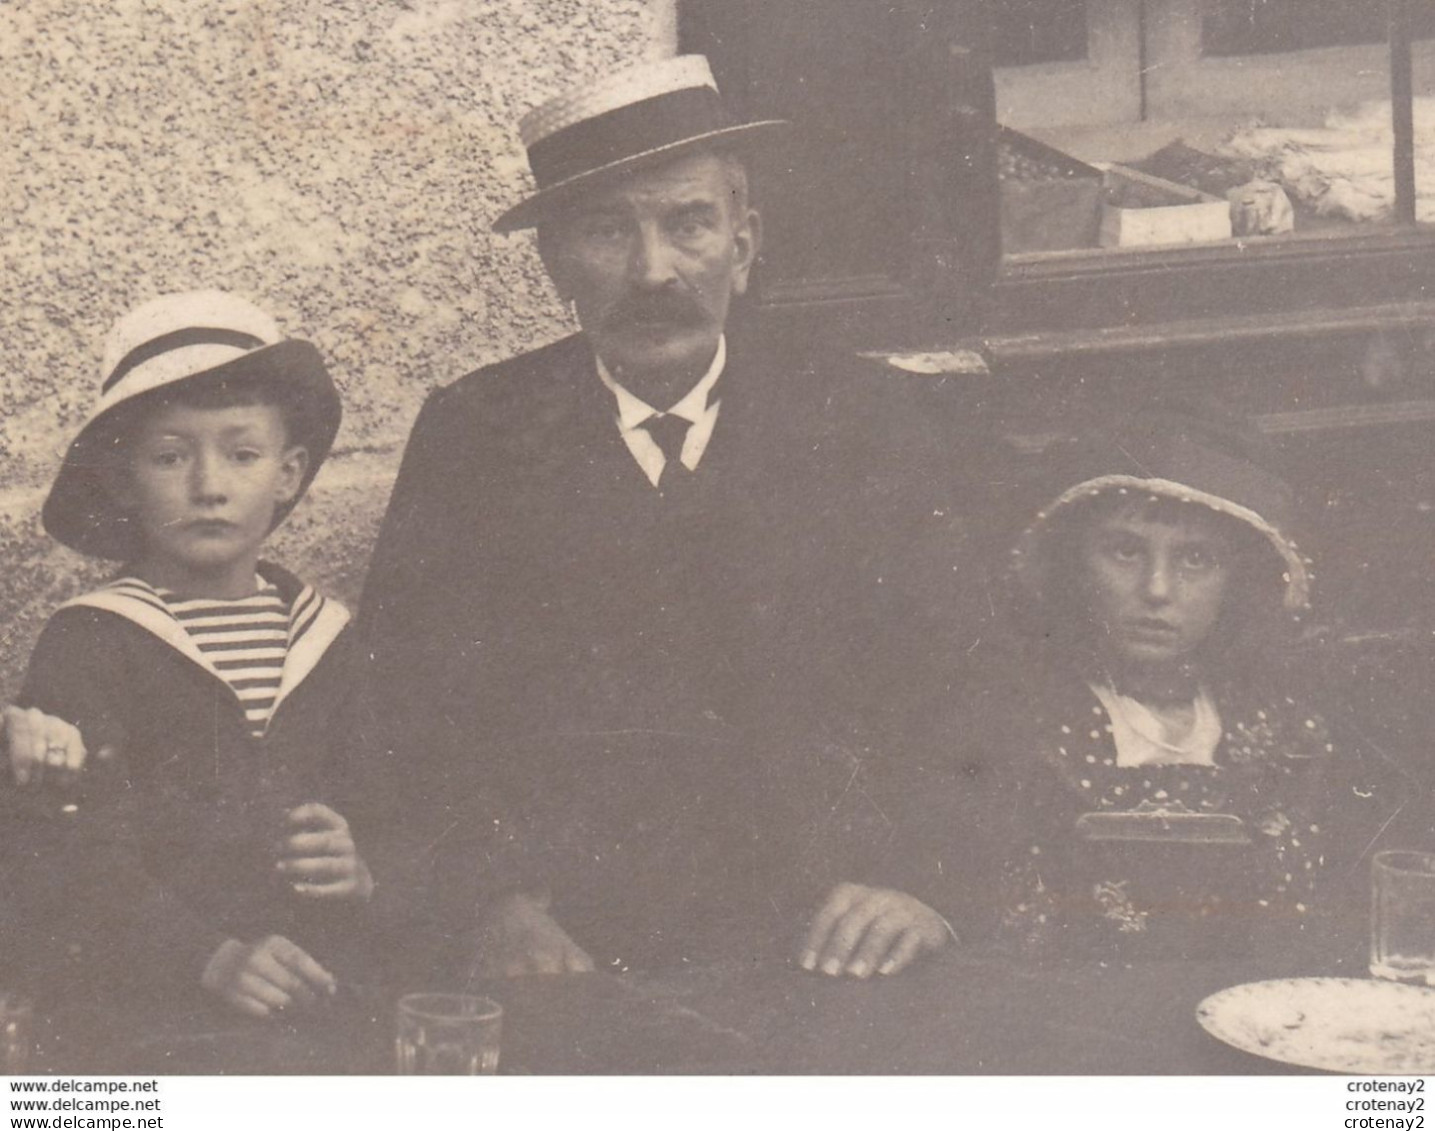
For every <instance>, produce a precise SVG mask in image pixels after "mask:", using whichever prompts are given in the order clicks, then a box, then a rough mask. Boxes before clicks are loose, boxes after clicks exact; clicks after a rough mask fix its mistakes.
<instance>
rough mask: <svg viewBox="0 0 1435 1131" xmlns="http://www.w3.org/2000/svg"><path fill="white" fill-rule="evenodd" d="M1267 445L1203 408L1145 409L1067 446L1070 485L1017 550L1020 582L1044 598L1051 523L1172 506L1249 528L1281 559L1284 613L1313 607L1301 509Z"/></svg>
mask: <svg viewBox="0 0 1435 1131" xmlns="http://www.w3.org/2000/svg"><path fill="white" fill-rule="evenodd" d="M1264 449H1265V442H1264V439H1263V437H1261V436H1260V434H1259V433H1258V432H1257V431H1256V430H1255V428H1254V427H1253V426H1252V425H1251V424H1250V423H1249V422H1248V421H1246V420H1245V419H1244V418H1241V417H1237V416H1235V415H1234V414H1232V413H1230V412H1229V411H1227V410H1222V409H1219V408H1216V407H1214V406H1212V405H1209V404H1202V405H1200V408H1199V410H1198V411H1193V410H1191V409H1188V408H1185V407H1182V408H1166V409H1163V408H1148V409H1145V410H1143V411H1141V412H1138V413H1135V414H1133V415H1131V416H1130V417H1128V418H1127V419H1125V420H1124V421H1122V422H1120V423H1119V424H1116V425H1115V426H1112V427H1108V428H1103V429H1098V430H1096V431H1095V432H1093V434H1091V435H1089V436H1087V437H1084V438H1083V439H1081V440H1078V441H1077V442H1076V443H1075V444H1072V445H1069V447H1068V450H1067V451H1065V452H1064V453H1063V455H1064V456H1065V458H1064V459H1059V461H1058V462H1061V463H1062V464H1063V466H1064V468H1065V471H1064V474H1063V477H1062V479H1061V482H1063V483H1069V484H1072V485H1071V486H1069V487H1067V488H1065V489H1064V490H1062V491H1061V492H1060V494H1058V495H1057V496H1056V497H1055V498H1053V499H1052V501H1051V502H1049V503H1048V504H1047V505H1046V506H1045V507H1043V508H1042V509H1041V510H1040V511H1039V512H1037V516H1036V518H1035V520H1034V521H1033V522H1032V524H1031V525H1030V526H1029V527H1028V528H1027V529H1026V531H1025V532H1023V534H1022V535H1021V537H1020V538H1019V539H1018V540H1017V544H1016V546H1015V548H1014V549H1013V550H1012V568H1013V570H1014V572H1015V574H1016V577H1017V580H1018V581H1019V582H1021V583H1022V584H1023V585H1024V586H1025V587H1026V589H1027V590H1028V591H1029V592H1030V593H1032V594H1033V595H1035V596H1036V597H1037V598H1038V599H1040V598H1041V596H1042V591H1043V587H1044V584H1045V581H1046V575H1047V571H1048V568H1049V565H1048V562H1047V560H1046V559H1047V545H1046V544H1047V542H1048V541H1049V539H1050V534H1051V531H1052V529H1053V525H1054V524H1059V523H1061V522H1063V521H1064V520H1065V519H1066V518H1067V517H1068V516H1070V515H1071V514H1073V513H1075V512H1076V510H1077V509H1078V508H1079V507H1080V506H1081V505H1082V504H1083V503H1086V502H1089V501H1090V500H1092V499H1095V498H1097V497H1100V496H1102V495H1106V494H1111V493H1115V494H1119V495H1129V496H1131V497H1132V498H1133V499H1140V498H1148V499H1161V498H1167V499H1175V500H1177V501H1179V502H1183V503H1189V504H1191V505H1192V506H1200V507H1205V508H1206V509H1208V510H1212V511H1215V512H1216V513H1217V514H1223V515H1226V516H1227V517H1229V518H1233V519H1236V520H1237V521H1239V522H1242V523H1244V524H1245V525H1246V526H1248V527H1250V528H1251V529H1252V530H1254V531H1255V532H1256V533H1258V534H1259V535H1260V536H1261V538H1262V539H1263V540H1264V541H1265V543H1266V544H1267V545H1269V546H1270V548H1271V549H1272V550H1273V551H1274V552H1275V553H1276V554H1277V555H1278V556H1279V558H1280V563H1281V579H1282V582H1283V583H1284V591H1283V594H1282V602H1281V603H1282V605H1283V606H1284V607H1285V608H1286V610H1287V611H1289V612H1292V613H1297V612H1299V611H1301V610H1302V609H1305V608H1306V607H1308V605H1309V604H1310V586H1311V565H1310V562H1309V561H1308V560H1307V559H1306V557H1305V556H1304V555H1303V554H1302V553H1301V552H1300V549H1299V548H1298V547H1297V546H1296V543H1295V540H1294V539H1293V538H1292V537H1291V534H1290V527H1291V523H1292V521H1293V516H1294V511H1295V504H1294V497H1293V493H1292V491H1291V489H1290V486H1289V484H1287V483H1286V481H1285V480H1284V479H1282V478H1281V477H1280V476H1278V475H1276V474H1275V473H1274V472H1272V471H1270V470H1269V469H1268V468H1267V466H1266V462H1267V460H1266V456H1265V450H1264Z"/></svg>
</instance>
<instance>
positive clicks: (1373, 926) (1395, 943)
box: [1370, 850, 1435, 986]
mask: <svg viewBox="0 0 1435 1131" xmlns="http://www.w3.org/2000/svg"><path fill="white" fill-rule="evenodd" d="M1371 888H1372V897H1373V898H1372V902H1371V914H1370V972H1371V973H1372V974H1373V975H1375V977H1377V978H1388V979H1391V980H1393V981H1397V982H1414V983H1416V984H1418V985H1424V986H1435V854H1432V853H1429V852H1408V851H1403V850H1391V851H1387V852H1378V853H1376V854H1375V862H1374V864H1373V865H1372V873H1371Z"/></svg>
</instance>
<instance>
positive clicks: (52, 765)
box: [0, 707, 111, 786]
mask: <svg viewBox="0 0 1435 1131" xmlns="http://www.w3.org/2000/svg"><path fill="white" fill-rule="evenodd" d="M0 725H3V728H4V747H5V751H6V753H7V755H8V756H9V760H10V772H11V774H12V775H13V776H14V778H15V782H16V784H17V785H22V786H23V785H37V786H38V785H43V784H44V783H45V782H49V783H51V784H52V785H68V784H69V783H71V782H72V781H74V780H75V778H76V777H77V776H78V775H79V773H80V770H82V769H83V768H84V765H85V757H86V751H85V743H84V739H82V738H81V737H80V732H79V730H78V729H76V728H75V727H73V726H71V725H70V724H69V723H67V722H65V721H64V720H63V719H57V718H55V716H53V715H47V714H45V713H44V712H43V711H39V710H36V709H35V708H34V707H4V708H0ZM110 753H111V751H110V748H109V747H102V748H101V750H100V751H99V753H98V754H97V757H99V758H102V759H103V758H106V757H108V756H109V755H110Z"/></svg>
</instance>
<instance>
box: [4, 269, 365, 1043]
mask: <svg viewBox="0 0 1435 1131" xmlns="http://www.w3.org/2000/svg"><path fill="white" fill-rule="evenodd" d="M339 417H340V405H339V398H338V395H337V393H336V391H335V389H334V386H333V383H332V381H331V380H330V378H329V374H328V373H327V371H326V370H325V367H324V364H323V361H322V359H321V358H320V356H319V354H318V351H317V350H315V349H314V347H313V346H311V345H309V344H308V343H306V342H300V341H294V340H285V339H284V338H283V337H282V335H281V334H280V332H279V329H278V327H277V326H276V325H275V323H274V321H273V320H272V319H271V318H269V317H268V316H267V315H265V314H264V313H263V312H262V311H260V310H259V309H257V308H256V307H254V306H253V305H251V304H250V303H248V302H246V301H244V300H243V299H239V298H236V297H234V296H232V295H227V294H223V293H219V292H196V293H189V294H180V295H169V296H165V297H163V298H159V299H155V300H154V301H152V302H149V303H146V304H145V305H143V306H141V307H139V308H138V309H136V310H134V311H133V312H131V313H130V314H129V315H127V316H126V317H125V318H123V319H121V320H120V322H119V323H118V324H117V325H116V326H115V328H114V330H113V331H112V332H111V335H110V337H109V340H108V343H107V346H106V349H105V358H104V365H103V382H102V385H101V392H100V399H99V404H98V406H97V408H96V410H95V412H94V413H93V415H92V416H91V417H90V419H89V421H88V422H87V423H86V424H85V426H84V427H83V429H82V430H81V432H80V434H79V436H78V437H77V438H76V439H75V441H74V442H73V443H72V444H71V446H70V449H69V452H68V454H67V456H66V458H65V461H64V464H63V466H62V468H61V470H60V473H59V476H58V478H57V479H56V481H55V484H54V487H53V489H52V490H51V492H50V496H49V498H48V499H47V501H46V503H45V507H44V522H45V527H46V529H47V530H48V531H49V533H50V534H51V535H53V536H54V537H55V538H56V539H58V540H59V541H61V542H63V543H64V544H66V545H67V546H70V547H72V548H73V549H76V550H79V551H80V552H81V553H84V554H88V555H90V556H93V557H98V558H106V559H111V560H115V561H119V562H122V563H124V568H122V569H121V571H120V572H119V574H118V576H117V577H116V579H115V580H113V581H111V582H110V583H109V584H107V585H105V586H103V587H102V588H100V589H98V590H96V591H94V592H92V593H87V594H85V595H83V596H81V597H77V598H75V599H74V600H72V601H69V602H67V603H66V604H65V605H63V606H61V608H60V609H59V610H58V611H57V612H56V613H55V615H54V616H53V617H52V618H51V619H50V621H49V623H48V624H47V625H46V626H45V630H44V632H43V634H42V635H41V638H40V641H39V643H38V644H37V645H36V648H35V652H34V654H33V656H32V657H31V661H30V668H29V673H28V676H27V679H26V683H25V687H24V691H23V693H22V697H21V700H20V702H21V705H22V706H23V707H27V708H36V709H38V710H39V711H42V712H45V713H46V714H49V715H54V716H58V717H59V718H61V719H65V720H69V721H70V722H73V723H74V724H75V725H76V726H78V728H79V730H80V732H81V734H82V735H83V739H84V743H85V746H86V748H87V749H88V750H91V751H97V752H103V755H108V756H92V757H91V759H90V762H89V764H88V765H87V766H86V767H85V769H84V771H83V773H81V774H80V775H79V777H80V789H79V791H78V792H57V791H55V790H50V789H44V788H42V789H34V788H30V789H19V790H15V791H13V792H12V793H11V794H9V795H8V796H7V797H6V798H5V799H4V803H5V805H6V806H7V807H8V808H9V809H10V810H11V811H12V812H11V815H10V819H9V820H8V821H7V824H8V826H9V831H8V832H7V834H6V838H7V839H8V840H10V842H11V843H10V846H9V849H8V851H7V857H8V860H9V867H8V869H7V871H8V873H9V877H8V881H7V883H6V886H7V887H8V888H9V889H10V895H11V897H12V898H13V899H14V901H15V902H16V904H17V905H18V916H17V918H19V919H20V921H22V922H23V923H24V929H25V931H26V932H28V936H29V937H28V938H22V939H21V944H20V947H19V951H20V953H19V958H20V961H21V962H22V964H24V965H26V966H28V967H29V968H30V969H29V975H30V977H32V978H38V979H40V980H41V981H42V982H44V983H48V984H52V985H54V986H56V987H59V988H60V989H61V990H62V992H65V993H73V992H75V991H76V990H77V988H78V987H82V986H83V987H85V989H84V992H85V993H86V994H91V995H93V994H95V993H106V994H111V993H119V994H121V995H123V996H127V997H130V998H134V997H136V996H138V997H139V998H140V999H141V1000H147V1001H154V1000H157V999H159V998H161V997H163V999H164V1000H165V1004H166V1007H173V1006H174V1005H181V1006H182V1005H183V1004H184V1002H185V998H186V996H187V995H188V994H189V993H190V992H191V991H195V990H197V989H198V988H201V987H202V989H203V990H205V991H208V993H209V994H211V995H214V996H215V997H217V998H219V999H221V1000H223V1001H224V1002H227V1003H228V1004H229V1005H231V1006H233V1007H234V1008H236V1009H238V1010H240V1011H242V1012H244V1013H248V1014H251V1015H254V1016H259V1017H264V1016H269V1015H270V1014H273V1013H275V1012H278V1011H283V1010H295V1009H301V1008H304V1007H307V1006H311V1005H313V1004H314V1003H315V1002H317V1001H319V1000H321V999H322V998H324V997H325V996H327V995H328V994H331V993H332V992H333V991H334V990H335V987H336V985H337V982H336V972H339V971H342V970H343V969H344V964H345V962H346V961H348V959H346V957H345V955H346V954H348V952H349V951H351V950H352V949H353V947H352V937H351V936H353V935H355V934H357V933H359V932H358V930H357V928H358V927H360V926H361V923H362V908H363V905H364V904H365V903H366V902H367V901H368V899H369V897H370V895H371V894H372V890H373V881H372V879H371V878H370V875H369V871H368V868H367V867H366V865H365V863H364V861H363V859H362V858H361V857H360V855H359V853H358V851H357V849H356V847H355V844H354V840H353V837H352V835H351V833H350V830H349V827H348V824H347V822H346V821H345V819H344V818H343V817H342V816H341V815H340V814H339V812H337V811H336V809H335V808H333V807H332V806H331V805H330V804H329V803H328V802H330V801H332V800H333V797H332V790H333V783H334V782H336V781H337V780H338V770H339V767H338V765H337V763H336V752H335V743H334V738H333V736H334V735H336V734H337V733H340V731H341V728H340V727H339V726H338V725H337V724H338V722H339V721H340V715H341V711H342V710H343V700H344V696H345V693H346V691H347V687H348V683H349V679H348V675H349V672H348V668H349V664H348V662H347V661H346V659H345V654H346V653H347V651H348V644H347V639H348V634H347V633H346V631H345V627H346V625H347V623H348V620H349V616H348V613H347V612H346V611H345V610H344V609H343V608H342V607H341V606H340V605H339V604H337V603H336V602H334V601H330V600H326V599H325V598H324V597H321V596H320V595H319V594H317V593H316V592H315V591H314V590H313V589H311V588H310V587H308V586H307V585H304V584H303V583H301V582H300V581H298V580H297V579H296V578H294V577H293V576H291V575H290V574H288V573H286V572H285V571H284V570H282V569H279V568H277V567H275V566H272V565H269V564H267V563H264V562H261V561H260V560H259V554H260V550H261V547H262V546H263V543H264V541H265V539H266V538H267V537H268V535H269V533H270V532H271V531H272V530H273V529H274V528H275V527H276V526H277V525H278V524H279V523H280V522H281V521H283V519H284V518H285V517H286V516H287V515H288V514H289V512H290V511H291V510H292V509H293V507H294V505H295V504H296V503H297V502H298V501H299V499H300V497H301V496H302V495H303V493H304V491H305V489H306V488H307V487H308V486H309V483H310V482H311V481H312V479H313V477H314V474H315V472H316V471H317V470H318V468H319V466H320V465H321V464H322V463H323V461H324V458H325V456H326V455H327V454H328V451H329V448H330V446H331V444H332V443H333V439H334V435H335V433H336V431H337V429H338V425H339ZM346 936H347V937H346ZM346 944H349V945H346ZM15 957H16V956H15V955H13V954H12V956H11V958H12V961H13V960H14V959H15ZM348 957H349V958H353V957H354V956H353V955H352V954H349V956H348ZM31 984H33V982H32V983H31ZM195 996H196V997H197V996H198V995H195Z"/></svg>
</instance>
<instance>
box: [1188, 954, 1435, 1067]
mask: <svg viewBox="0 0 1435 1131" xmlns="http://www.w3.org/2000/svg"><path fill="white" fill-rule="evenodd" d="M1196 1019H1197V1020H1198V1021H1200V1022H1201V1025H1202V1027H1203V1028H1204V1029H1205V1030H1206V1032H1208V1033H1210V1034H1211V1035H1212V1036H1213V1037H1217V1038H1219V1039H1220V1040H1223V1041H1225V1042H1226V1043H1227V1044H1228V1045H1234V1046H1235V1047H1236V1048H1238V1049H1241V1050H1242V1051H1244V1052H1250V1053H1255V1054H1256V1055H1257V1056H1264V1057H1267V1058H1269V1059H1271V1060H1278V1061H1280V1062H1282V1063H1283V1064H1295V1065H1299V1066H1301V1067H1303V1068H1324V1069H1328V1070H1330V1071H1332V1072H1356V1073H1362V1074H1363V1073H1374V1072H1398V1073H1414V1074H1420V1075H1425V1074H1429V1073H1435V990H1432V989H1425V988H1424V987H1421V986H1406V985H1401V984H1400V983H1398V982H1383V981H1381V980H1379V979H1378V978H1370V979H1360V978H1286V979H1283V980H1281V981H1273V982H1250V983H1247V984H1246V985H1243V986H1232V987H1231V988H1230V989H1229V990H1222V991H1221V992H1220V993H1216V994H1212V995H1211V996H1210V997H1208V998H1207V999H1206V1000H1205V1001H1203V1002H1202V1003H1201V1004H1200V1005H1199V1006H1197V1007H1196Z"/></svg>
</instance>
